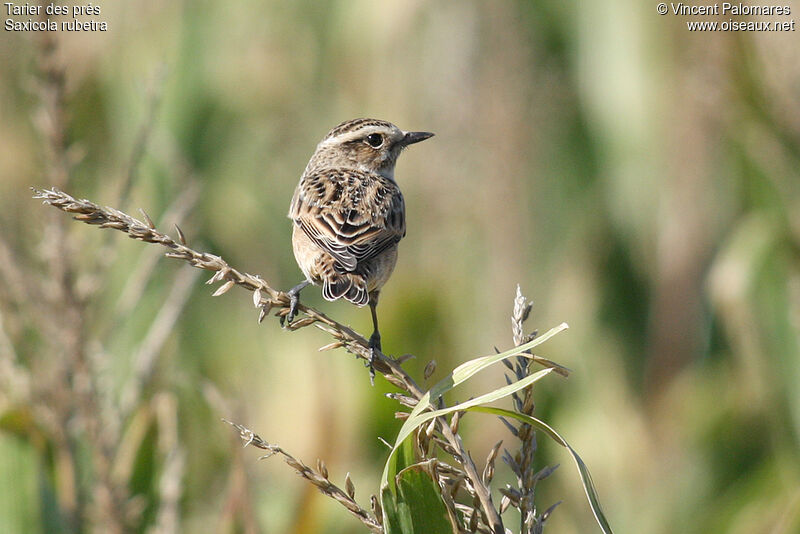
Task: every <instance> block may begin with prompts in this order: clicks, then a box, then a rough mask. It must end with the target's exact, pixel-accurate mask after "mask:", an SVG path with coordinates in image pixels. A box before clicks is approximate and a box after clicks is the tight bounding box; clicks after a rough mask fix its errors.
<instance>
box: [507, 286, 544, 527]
mask: <svg viewBox="0 0 800 534" xmlns="http://www.w3.org/2000/svg"><path fill="white" fill-rule="evenodd" d="M532 307H533V305H532V304H531V303H530V302H529V301H528V299H526V298H525V297H524V296H523V295H522V290H521V289H520V287H519V286H517V293H516V296H515V298H514V310H513V312H512V314H511V331H512V334H513V338H514V345H515V346H520V345H522V344H524V343H527V342H529V341H531V340H533V339H534V338H535V337H536V332H533V333H531V334H526V333H525V330H524V324H523V323H524V322H525V321H526V320H527V318H528V316H529V315H530V312H531V309H532ZM504 363H505V364H506V367H508V368H509V370H510V371H511V372H512V373H513V379H516V380H521V379H523V378H525V377H526V376H528V375H529V374H530V373H531V368H532V364H533V363H534V360H532V359H530V358H526V357H525V356H518V357H517V358H516V360H515V361H513V362H511V361H508V360H506V361H505V362H504ZM513 379H512V378H511V377H509V376H508V375H506V381H507V382H509V383H511V382H512V381H513ZM512 398H513V402H514V407H515V409H516V410H517V411H518V412H520V413H522V414H525V415H533V411H534V407H535V405H534V402H533V385H530V386H528V387H526V388H525V389H523V390H522V391H521V392H520V394H514V395H513V397H512ZM502 421H503V423H505V424H506V426H507V427H508V428H509V430H510V431H511V433H512V434H513V435H514V436H516V437H517V438H519V440H520V442H521V443H520V449H519V451H517V453H516V454H515V455H513V456H512V454H511V453H510V452H509V451H508V450H505V451H504V454H503V461H504V462H505V463H506V464H507V465H508V466H509V468H510V469H511V471H512V472H513V473H514V474H515V475H516V477H517V488H510V487H508V488H501V492H502V493H503V495H504V499H507V501H506V502H508V503H509V504H508V505H510V506H513V507H515V508H517V509H519V512H520V534H538V533H541V532H542V529H543V527H544V523H545V521H546V520H547V518H548V517H549V515H550V513H551V512H552V510H553V509H554V508H555V507H556V506H557V505H558V503H556V504H555V505H553V506H551V507H550V508H548V509H547V510H546V511H545V512H544V513H542V514H538V515H537V512H536V505H535V503H534V496H535V488H536V483H537V482H538V481H539V480H542V479H543V478H545V477H546V476H548V475H549V474H550V473H552V472H553V471H554V470H555V469H556V468H557V467H558V466H557V465H556V466H553V467H552V468H545V469H543V470H541V471H539V472H538V473H537V472H536V471H534V460H535V455H536V432H535V431H534V429H533V428H532V427H531V426H530V425H528V424H525V423H520V424H519V425H518V426H514V425H512V424H511V423H509V422H508V421H506V420H505V419H502Z"/></svg>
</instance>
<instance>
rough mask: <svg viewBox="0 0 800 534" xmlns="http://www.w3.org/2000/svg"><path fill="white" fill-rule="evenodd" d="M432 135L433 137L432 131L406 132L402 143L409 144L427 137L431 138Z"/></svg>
mask: <svg viewBox="0 0 800 534" xmlns="http://www.w3.org/2000/svg"><path fill="white" fill-rule="evenodd" d="M431 137H433V134H432V133H431V132H406V134H405V135H404V136H403V140H402V141H401V143H402V144H403V146H408V145H413V144H414V143H419V142H420V141H424V140H425V139H430V138H431Z"/></svg>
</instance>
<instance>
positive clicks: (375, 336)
mask: <svg viewBox="0 0 800 534" xmlns="http://www.w3.org/2000/svg"><path fill="white" fill-rule="evenodd" d="M377 307H378V299H377V298H372V297H370V299H369V311H370V312H372V335H371V336H369V382H370V384H372V385H373V386H374V385H375V351H376V350H378V351H380V350H381V333H380V331H379V330H378V313H377V312H376V309H377Z"/></svg>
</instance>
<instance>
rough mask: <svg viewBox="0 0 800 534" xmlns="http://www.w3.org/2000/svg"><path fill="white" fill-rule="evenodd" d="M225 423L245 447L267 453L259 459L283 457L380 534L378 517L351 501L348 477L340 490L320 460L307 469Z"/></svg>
mask: <svg viewBox="0 0 800 534" xmlns="http://www.w3.org/2000/svg"><path fill="white" fill-rule="evenodd" d="M223 421H225V422H226V423H228V424H229V425H231V426H232V427H234V428H235V429H236V430H238V431H239V435H240V436H241V438H242V440H244V442H245V444H244V445H245V447H246V446H248V445H252V446H253V447H257V448H259V449H262V450H265V451H267V454H265V455H264V456H262V457H261V458H269V457H270V456H274V455H276V454H278V455H280V456H282V457H283V460H284V461H285V462H286V463H287V464H288V465H289V466H291V467H293V468H294V469H295V470H296V471H297V474H298V475H300V476H301V477H303V478H305V479H306V480H308V481H309V482H310V483H311V484H313V485H314V486H316V487H317V489H319V490H320V491H321V492H322V493H323V494H324V495H327V496H328V497H330V498H332V499H333V500H335V501H336V502H338V503H339V504H341V505H342V506H344V507H345V508H346V509H347V511H348V512H350V513H351V514H353V515H354V516H355V517H357V518H358V519H359V521H361V522H362V523H364V525H366V526H367V528H369V529H370V530H371V531H372V532H376V533H382V532H383V527H382V526H381V523H380V519H379V518H380V516H379V515H378V516H373V515H372V514H370V513H369V512H367V511H366V510H364V509H363V508H361V506H359V505H358V503H357V502H356V501H355V500H354V499H353V496H354V495H355V487H354V486H353V482H352V481H351V480H350V476H349V473H348V476H347V477H346V478H345V487H346V490H343V489H341V488H340V487H339V486H337V485H336V484H334V483H333V482H331V481H330V480H329V478H328V470H327V468H326V467H325V464H324V463H323V462H322V460H317V469H316V470H314V469H312V468H311V467H308V466H307V465H305V464H304V463H303V462H301V461H300V460H298V459H296V458H295V457H294V456H292V455H291V454H289V453H288V452H286V451H285V450H283V449H282V448H280V447H279V446H277V445H272V444H270V443H267V442H266V441H264V440H263V439H262V438H261V436H259V435H258V434H256V433H255V432H253V431H252V430H249V429H247V428H245V427H243V426H242V425H238V424H236V423H232V422H230V421H228V420H226V419H223Z"/></svg>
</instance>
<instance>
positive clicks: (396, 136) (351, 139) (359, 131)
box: [308, 119, 433, 180]
mask: <svg viewBox="0 0 800 534" xmlns="http://www.w3.org/2000/svg"><path fill="white" fill-rule="evenodd" d="M432 136H433V134H432V133H430V132H405V131H403V130H401V129H400V128H398V127H397V126H395V125H394V124H392V123H390V122H386V121H382V120H377V119H353V120H349V121H347V122H343V123H342V124H340V125H338V126H336V127H335V128H333V129H332V130H331V131H330V132H328V134H327V135H326V136H325V137H324V138H323V139H322V141H320V143H319V145H317V151H316V152H315V153H314V155H313V156H312V158H311V161H309V163H308V165H309V167H313V168H318V167H346V168H356V169H359V170H364V171H368V172H376V173H379V174H381V175H383V176H385V177H386V178H389V179H391V180H394V165H395V163H396V162H397V157H398V156H399V155H400V152H401V151H402V150H403V149H404V148H405V147H407V146H408V145H411V144H414V143H419V142H420V141H424V140H425V139H428V138H430V137H432Z"/></svg>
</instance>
